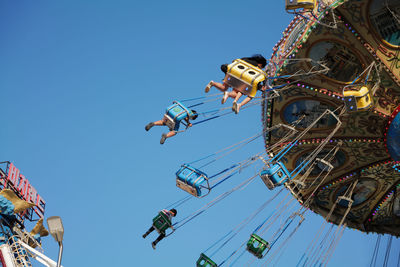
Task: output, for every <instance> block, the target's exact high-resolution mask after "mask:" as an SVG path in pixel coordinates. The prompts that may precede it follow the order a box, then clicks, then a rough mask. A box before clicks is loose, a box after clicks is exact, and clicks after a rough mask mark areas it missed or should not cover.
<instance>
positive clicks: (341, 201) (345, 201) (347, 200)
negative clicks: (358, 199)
mask: <svg viewBox="0 0 400 267" xmlns="http://www.w3.org/2000/svg"><path fill="white" fill-rule="evenodd" d="M338 199H339V201H338V204H339V205H341V206H344V207H348V206H349V204H350V203H351V204H353V202H354V201H353V200H352V199H351V198H348V197H344V196H339V197H338Z"/></svg>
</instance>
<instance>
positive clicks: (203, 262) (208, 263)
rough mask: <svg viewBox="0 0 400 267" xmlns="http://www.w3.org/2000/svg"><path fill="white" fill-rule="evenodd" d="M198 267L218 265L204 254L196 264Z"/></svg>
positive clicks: (216, 266) (215, 266) (214, 266)
mask: <svg viewBox="0 0 400 267" xmlns="http://www.w3.org/2000/svg"><path fill="white" fill-rule="evenodd" d="M196 266H197V267H218V264H216V263H215V262H214V261H213V260H212V259H210V258H209V257H207V256H206V255H205V254H204V253H201V254H200V257H199V259H198V260H197V262H196Z"/></svg>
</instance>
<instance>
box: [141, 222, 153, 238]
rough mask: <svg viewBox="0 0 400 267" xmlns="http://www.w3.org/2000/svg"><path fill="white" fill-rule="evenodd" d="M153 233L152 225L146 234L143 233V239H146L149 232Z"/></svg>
mask: <svg viewBox="0 0 400 267" xmlns="http://www.w3.org/2000/svg"><path fill="white" fill-rule="evenodd" d="M153 231H154V226H153V225H152V226H151V227H150V228H149V230H147V232H146V233H144V234H143V235H142V236H143V238H146V236H148V235H149V234H150V233H151V232H153Z"/></svg>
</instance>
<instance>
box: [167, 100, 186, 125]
mask: <svg viewBox="0 0 400 267" xmlns="http://www.w3.org/2000/svg"><path fill="white" fill-rule="evenodd" d="M192 115H193V113H192V111H191V110H190V109H188V108H187V107H185V106H184V105H183V104H182V103H180V102H179V101H174V102H173V105H171V106H169V107H167V110H166V111H165V115H164V118H165V119H166V121H167V122H166V125H167V126H168V128H169V130H170V131H172V130H173V129H174V128H175V125H176V124H179V123H180V122H181V121H182V120H183V119H185V118H186V117H189V118H190V116H192Z"/></svg>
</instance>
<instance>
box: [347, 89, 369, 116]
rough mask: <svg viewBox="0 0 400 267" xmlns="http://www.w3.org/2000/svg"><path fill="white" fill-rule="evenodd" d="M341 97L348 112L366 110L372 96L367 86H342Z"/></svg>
mask: <svg viewBox="0 0 400 267" xmlns="http://www.w3.org/2000/svg"><path fill="white" fill-rule="evenodd" d="M343 98H344V104H345V106H346V110H347V111H348V112H354V111H359V110H366V109H368V108H370V107H371V105H372V97H371V94H370V92H369V89H368V87H367V86H360V85H354V86H346V87H344V88H343Z"/></svg>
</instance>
